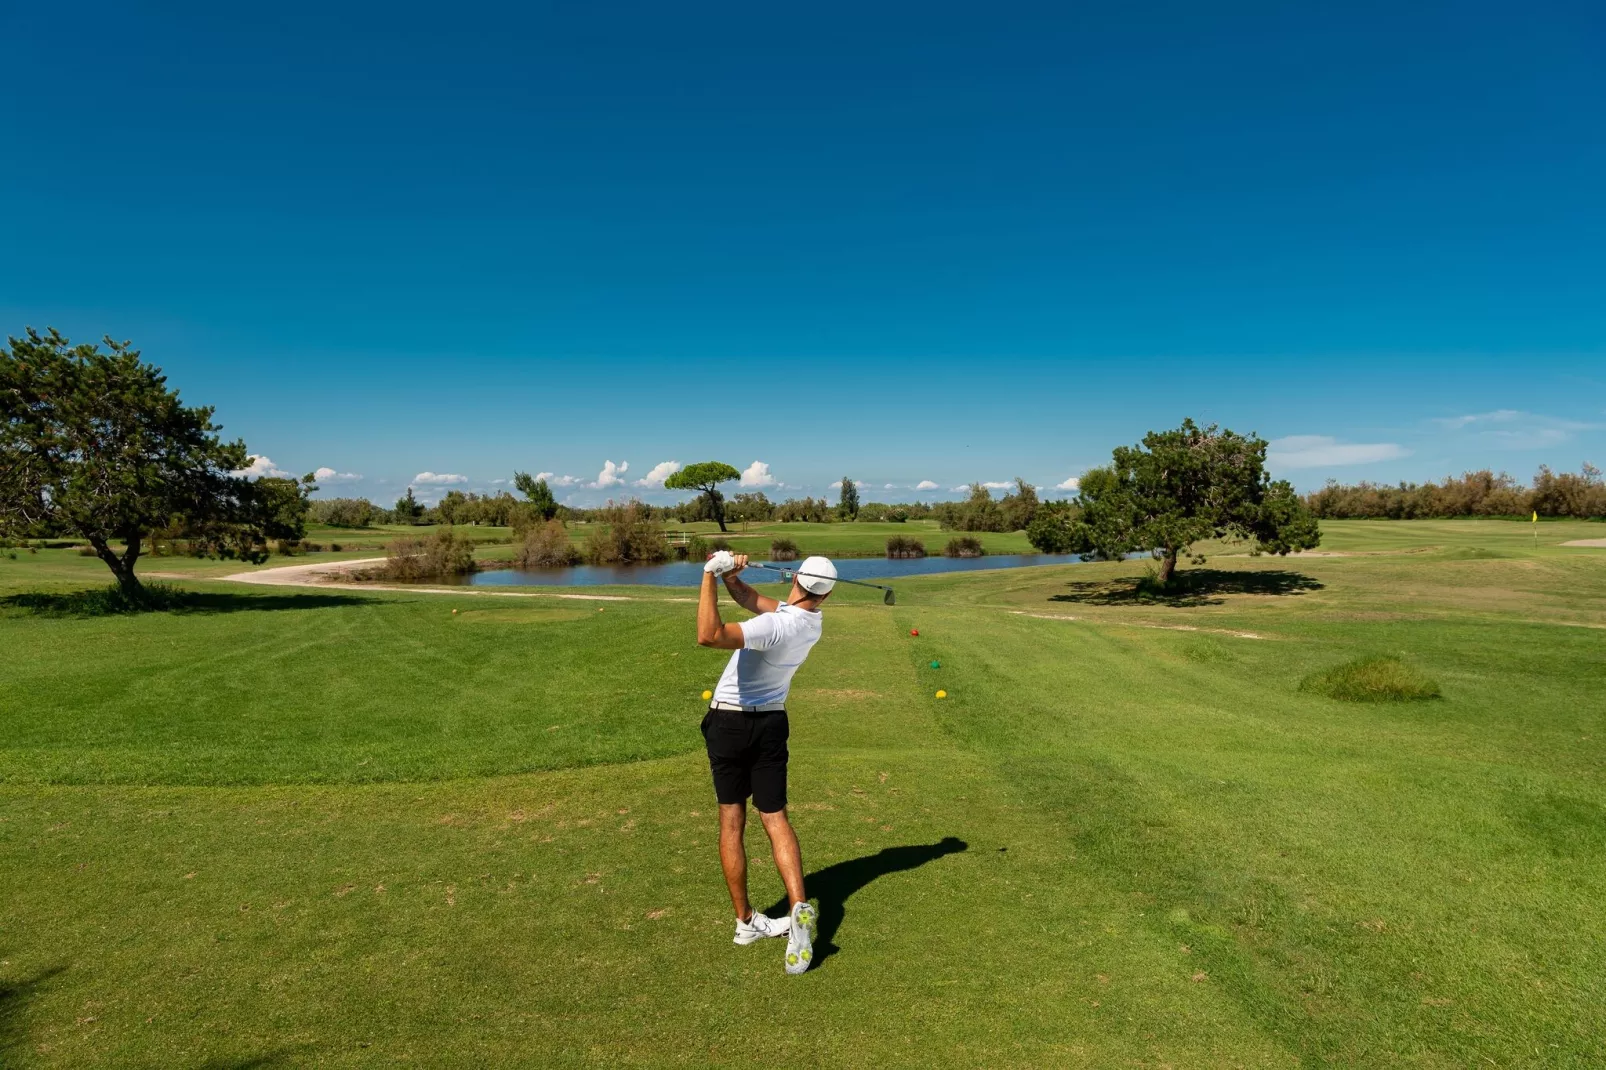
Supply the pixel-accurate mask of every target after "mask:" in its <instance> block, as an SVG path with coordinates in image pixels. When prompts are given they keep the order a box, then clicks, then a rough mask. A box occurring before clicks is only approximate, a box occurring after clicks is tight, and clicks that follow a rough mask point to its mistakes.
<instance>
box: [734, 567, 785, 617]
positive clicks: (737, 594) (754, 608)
mask: <svg viewBox="0 0 1606 1070" xmlns="http://www.w3.org/2000/svg"><path fill="white" fill-rule="evenodd" d="M746 565H747V555H746V554H737V555H736V569H737V571H738V572H739V571H741V569H743V568H745V567H746ZM725 589H726V590H727V591H729V592H730V593H731V601H733V602H735V603H736V604H737V605H739V606H741V607H742V608H743V609H745V610H747V611H748V612H749V613H774V612H775V609H776V607H777V606H779V605H780V603H779V602H777V601H776V600H775V599H773V598H767V597H765V596H764V595H761V594H759V593H758V592H757V591H755V590H753V588H751V587H749V586H748V585H747V581H746V580H744V579H742V578H741V576H739V575H737V574H736V572H727V573H725Z"/></svg>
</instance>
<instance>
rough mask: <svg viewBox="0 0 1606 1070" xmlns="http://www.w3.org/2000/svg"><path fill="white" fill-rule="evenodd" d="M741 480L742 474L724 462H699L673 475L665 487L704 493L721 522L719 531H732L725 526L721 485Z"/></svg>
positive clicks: (666, 481)
mask: <svg viewBox="0 0 1606 1070" xmlns="http://www.w3.org/2000/svg"><path fill="white" fill-rule="evenodd" d="M741 478H742V473H740V472H738V471H737V470H736V469H734V468H732V467H731V466H730V465H728V464H726V463H725V462H724V461H699V462H697V463H696V464H688V465H687V466H686V467H685V468H682V469H681V470H680V471H678V472H676V473H675V474H673V475H671V476H670V477H669V478H668V479H666V480H664V486H665V487H667V488H669V489H670V490H699V491H702V492H703V493H704V494H706V495H707V496H708V506H709V508H710V509H711V510H712V511H713V514H714V519H715V520H716V521H718V522H719V530H720V531H728V530H730V529H729V528H727V527H726V526H725V497H724V495H722V494H720V492H719V485H720V484H721V483H729V482H730V481H731V480H733V479H741Z"/></svg>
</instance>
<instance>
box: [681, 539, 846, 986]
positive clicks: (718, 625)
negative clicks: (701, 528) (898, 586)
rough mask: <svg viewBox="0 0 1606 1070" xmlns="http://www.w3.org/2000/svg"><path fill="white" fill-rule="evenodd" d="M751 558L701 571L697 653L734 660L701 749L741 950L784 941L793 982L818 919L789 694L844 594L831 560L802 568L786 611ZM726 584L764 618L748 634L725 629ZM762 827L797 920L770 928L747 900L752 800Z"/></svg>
mask: <svg viewBox="0 0 1606 1070" xmlns="http://www.w3.org/2000/svg"><path fill="white" fill-rule="evenodd" d="M746 565H747V557H746V555H745V554H732V553H731V552H730V551H729V550H720V551H718V552H716V553H715V554H714V555H713V556H711V557H710V558H709V559H708V563H707V564H706V565H704V566H703V589H702V594H701V596H700V597H699V598H698V600H697V643H698V645H699V646H711V647H715V648H716V649H719V650H731V651H734V653H733V654H731V658H730V661H729V662H728V663H726V665H725V672H724V674H723V675H722V676H720V678H719V685H718V686H717V687H716V688H715V689H714V699H713V702H712V703H710V705H709V707H708V713H707V714H706V715H705V716H704V717H703V739H704V740H706V741H707V743H708V764H709V767H710V768H711V769H712V770H713V773H714V793H715V795H716V796H717V797H718V799H719V861H720V865H721V866H722V867H723V868H724V870H725V884H726V886H727V887H729V888H730V895H731V906H733V907H735V908H736V942H737V943H738V944H744V945H745V944H751V943H753V942H754V941H756V940H762V939H763V938H764V937H766V936H785V937H786V938H787V939H786V972H787V973H802V972H803V971H805V970H807V969H808V968H809V964H810V963H811V962H812V961H813V960H814V928H815V921H816V918H815V910H814V907H813V906H812V905H810V904H809V901H808V900H807V899H805V898H804V896H803V855H802V852H801V851H799V849H798V845H797V834H796V833H795V832H793V831H792V825H791V822H789V821H787V819H786V759H787V750H786V739H787V735H788V727H787V721H786V694H787V692H788V691H789V690H790V689H791V686H792V674H793V673H795V672H797V669H798V666H800V665H802V664H803V660H804V659H805V658H807V657H808V656H809V650H810V649H811V648H812V647H813V646H814V644H815V643H817V642H819V639H820V603H822V602H824V601H825V599H826V596H827V595H829V594H830V593H831V588H832V587H834V586H835V585H836V566H835V565H833V564H831V562H830V561H829V560H827V559H826V558H823V557H811V558H809V559H808V560H806V561H804V562H803V564H802V567H800V568H799V569H798V570H797V574H796V576H795V578H794V579H793V580H792V590H791V591H790V593H788V594H787V596H786V601H785V602H777V601H776V600H775V599H773V598H766V597H764V596H763V595H761V594H759V593H758V592H757V591H755V590H753V588H751V587H749V586H748V585H747V584H746V583H744V582H743V581H742V579H741V577H740V576H739V575H737V573H739V572H740V571H741V570H742V569H743V568H744V567H746ZM721 577H723V579H724V580H725V589H726V590H728V591H729V592H730V596H731V598H732V600H734V601H735V603H736V604H737V605H739V606H741V607H742V608H743V609H745V610H747V611H748V612H749V613H755V614H757V616H755V617H753V619H752V620H749V621H745V622H743V623H741V624H725V623H723V622H721V621H720V619H719V603H718V596H719V591H718V586H717V583H716V581H717V580H718V579H719V578H721ZM749 796H751V797H752V800H753V806H754V807H756V808H757V810H758V815H759V817H760V818H761V819H762V820H763V822H764V831H765V833H766V834H768V836H769V839H770V850H771V851H772V852H773V853H774V855H775V868H776V869H777V870H779V871H780V874H781V881H782V883H784V884H785V885H786V896H787V898H788V899H789V900H790V901H791V904H792V910H791V913H790V914H789V915H788V916H787V917H784V918H769V917H765V916H764V915H763V914H758V913H755V912H754V911H753V906H752V904H751V903H749V902H748V900H747V843H746V838H745V837H746V832H747V800H748V797H749Z"/></svg>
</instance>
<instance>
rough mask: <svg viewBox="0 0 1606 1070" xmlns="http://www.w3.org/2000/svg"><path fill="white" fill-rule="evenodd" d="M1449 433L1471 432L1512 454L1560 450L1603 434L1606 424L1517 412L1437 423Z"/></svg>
mask: <svg viewBox="0 0 1606 1070" xmlns="http://www.w3.org/2000/svg"><path fill="white" fill-rule="evenodd" d="M1433 422H1434V423H1435V424H1437V425H1438V426H1439V427H1441V428H1443V429H1444V430H1446V431H1467V432H1469V433H1470V434H1473V435H1476V436H1477V437H1478V438H1481V439H1484V440H1486V441H1488V442H1492V443H1494V444H1495V445H1497V446H1502V447H1504V448H1506V449H1512V450H1535V449H1543V448H1544V447H1546V446H1556V445H1560V444H1561V443H1563V442H1566V441H1567V440H1569V439H1571V438H1572V437H1573V435H1575V434H1577V433H1578V432H1579V431H1599V430H1601V429H1602V428H1606V424H1592V423H1583V422H1581V421H1578V420H1564V419H1561V418H1560V417H1556V416H1544V415H1541V414H1539V413H1534V412H1522V411H1520V410H1517V409H1496V410H1495V411H1493V412H1479V413H1471V414H1468V415H1466V416H1450V417H1445V418H1442V419H1436V420H1434V421H1433Z"/></svg>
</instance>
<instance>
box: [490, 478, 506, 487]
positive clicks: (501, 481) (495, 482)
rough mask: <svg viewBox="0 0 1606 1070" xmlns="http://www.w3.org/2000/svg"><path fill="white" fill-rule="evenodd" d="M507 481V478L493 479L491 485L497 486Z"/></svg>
mask: <svg viewBox="0 0 1606 1070" xmlns="http://www.w3.org/2000/svg"><path fill="white" fill-rule="evenodd" d="M506 482H507V480H505V479H493V480H491V486H493V487H495V486H498V485H499V484H502V483H506Z"/></svg>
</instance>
